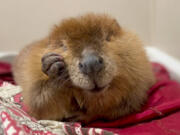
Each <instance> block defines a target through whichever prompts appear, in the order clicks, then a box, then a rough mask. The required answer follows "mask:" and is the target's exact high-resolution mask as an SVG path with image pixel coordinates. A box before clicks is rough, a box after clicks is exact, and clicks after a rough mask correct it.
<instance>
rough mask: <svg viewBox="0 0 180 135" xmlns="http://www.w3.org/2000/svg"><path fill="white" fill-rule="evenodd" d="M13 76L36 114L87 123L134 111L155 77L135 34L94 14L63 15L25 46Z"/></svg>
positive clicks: (42, 116)
mask: <svg viewBox="0 0 180 135" xmlns="http://www.w3.org/2000/svg"><path fill="white" fill-rule="evenodd" d="M61 56H62V57H63V58H62V57H61ZM85 57H86V58H85ZM90 58H92V59H90ZM96 58H101V61H98V62H97V61H96ZM84 59H85V60H84ZM102 60H103V61H102ZM84 61H85V62H84ZM83 62H84V63H83ZM93 62H94V63H96V64H92V63H93ZM83 64H84V65H83ZM88 64H89V65H88ZM93 65H94V67H93ZM87 66H88V67H87ZM90 67H91V68H90ZM89 69H90V71H91V72H88V71H89ZM96 69H98V70H97V71H96ZM91 73H92V74H93V77H92V74H91ZM14 76H15V80H16V81H17V83H18V84H19V85H20V86H21V87H22V89H23V97H24V102H25V104H26V105H27V106H28V107H29V112H30V114H31V115H33V116H34V117H36V118H37V119H53V120H63V119H66V120H69V121H81V122H85V123H86V122H90V121H92V120H95V119H98V118H103V119H107V120H113V119H117V118H118V117H120V116H123V115H126V114H128V113H130V112H133V111H138V110H139V109H140V107H141V105H142V104H143V103H144V102H145V100H146V98H147V94H146V92H147V90H148V89H149V88H150V87H151V86H152V84H153V83H154V81H155V80H154V76H153V73H152V69H151V65H150V63H149V61H148V59H147V57H146V55H145V52H144V50H143V48H142V43H141V41H140V40H139V39H138V37H137V36H136V35H134V34H132V33H130V32H127V31H125V30H123V29H122V28H120V26H119V25H118V24H117V22H116V21H115V20H114V19H112V18H110V17H108V16H105V15H94V14H88V15H85V16H82V17H78V18H70V19H67V20H64V21H63V22H62V23H61V24H60V25H59V26H56V28H55V29H54V30H53V32H52V33H51V34H50V36H49V37H48V38H45V39H43V40H41V41H38V42H36V43H33V44H32V45H29V46H28V47H26V48H25V49H23V50H22V51H21V52H20V54H19V56H18V57H17V58H16V60H15V64H14Z"/></svg>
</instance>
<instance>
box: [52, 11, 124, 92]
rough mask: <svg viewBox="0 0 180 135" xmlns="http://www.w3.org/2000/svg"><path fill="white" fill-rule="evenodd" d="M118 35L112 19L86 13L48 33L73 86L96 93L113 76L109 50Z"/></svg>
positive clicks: (114, 21) (114, 68)
mask: <svg viewBox="0 0 180 135" xmlns="http://www.w3.org/2000/svg"><path fill="white" fill-rule="evenodd" d="M120 35H121V28H120V26H119V25H118V23H117V22H116V20H115V19H113V18H111V17H109V16H107V15H95V14H88V15H85V16H81V17H77V18H70V19H66V20H64V21H62V22H61V23H60V25H58V26H56V27H55V29H54V30H53V32H52V33H51V35H50V42H51V45H52V47H53V48H54V49H56V50H59V53H61V55H63V56H64V59H65V62H66V64H67V68H68V72H69V76H70V80H71V81H72V83H73V85H74V86H76V87H79V88H82V89H84V90H100V89H103V88H105V87H106V86H108V85H109V84H110V83H111V81H112V80H113V78H114V77H115V76H116V75H117V67H118V66H117V61H116V58H115V57H116V56H115V54H114V51H113V48H114V46H115V43H114V42H115V41H116V40H117V38H118V37H119V36H120Z"/></svg>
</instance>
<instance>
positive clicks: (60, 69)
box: [41, 53, 67, 78]
mask: <svg viewBox="0 0 180 135" xmlns="http://www.w3.org/2000/svg"><path fill="white" fill-rule="evenodd" d="M41 62H42V71H43V72H44V73H45V74H46V75H48V76H49V77H63V78H64V77H67V71H66V67H65V62H64V60H63V57H62V56H61V55H59V54H56V53H47V54H45V55H44V56H43V57H42V59H41Z"/></svg>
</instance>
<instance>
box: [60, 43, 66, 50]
mask: <svg viewBox="0 0 180 135" xmlns="http://www.w3.org/2000/svg"><path fill="white" fill-rule="evenodd" d="M60 47H61V48H62V49H63V50H64V51H66V50H67V46H66V45H65V44H64V43H61V44H60Z"/></svg>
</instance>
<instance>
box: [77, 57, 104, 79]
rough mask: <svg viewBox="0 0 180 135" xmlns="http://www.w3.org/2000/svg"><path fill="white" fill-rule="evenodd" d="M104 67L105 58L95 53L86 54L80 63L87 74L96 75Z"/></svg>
mask: <svg viewBox="0 0 180 135" xmlns="http://www.w3.org/2000/svg"><path fill="white" fill-rule="evenodd" d="M103 67H104V61H103V58H102V57H100V56H97V55H95V54H90V55H86V56H85V57H84V58H83V59H82V60H81V62H80V63H79V69H80V71H81V72H82V73H84V74H87V75H95V74H96V73H98V72H99V71H101V70H102V69H103Z"/></svg>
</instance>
